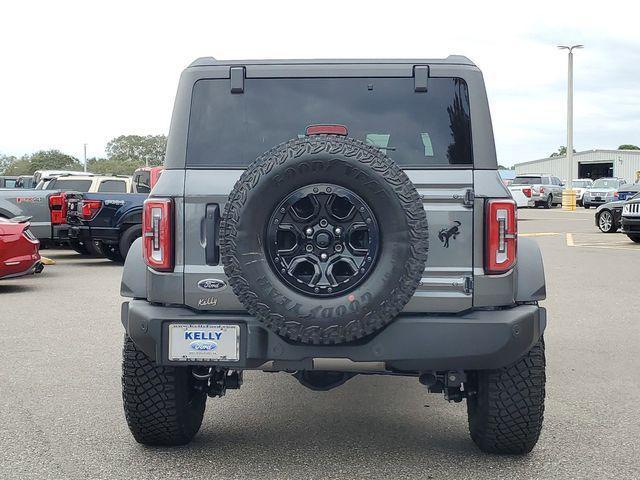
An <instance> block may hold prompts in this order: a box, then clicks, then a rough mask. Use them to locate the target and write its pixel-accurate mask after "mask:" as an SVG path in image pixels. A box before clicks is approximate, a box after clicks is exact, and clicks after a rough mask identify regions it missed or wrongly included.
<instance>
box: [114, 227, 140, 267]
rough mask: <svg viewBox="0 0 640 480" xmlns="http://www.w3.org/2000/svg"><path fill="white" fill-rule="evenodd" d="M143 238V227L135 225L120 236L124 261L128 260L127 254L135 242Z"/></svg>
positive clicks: (121, 253)
mask: <svg viewBox="0 0 640 480" xmlns="http://www.w3.org/2000/svg"><path fill="white" fill-rule="evenodd" d="M141 236H142V225H133V226H131V227H129V228H127V229H126V230H125V231H124V232H123V233H122V235H120V243H119V245H118V247H119V250H120V256H121V257H122V261H124V260H125V259H126V258H127V254H128V253H129V249H130V248H131V245H132V244H133V242H134V241H135V240H136V239H137V238H139V237H141Z"/></svg>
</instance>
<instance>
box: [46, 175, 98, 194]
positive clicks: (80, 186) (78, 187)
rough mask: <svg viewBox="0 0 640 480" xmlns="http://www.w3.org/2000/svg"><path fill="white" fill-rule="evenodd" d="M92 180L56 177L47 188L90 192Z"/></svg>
mask: <svg viewBox="0 0 640 480" xmlns="http://www.w3.org/2000/svg"><path fill="white" fill-rule="evenodd" d="M89 188H91V180H75V179H73V178H54V179H53V180H51V181H50V182H49V184H48V185H47V186H46V189H47V190H66V191H69V192H82V193H85V192H88V191H89Z"/></svg>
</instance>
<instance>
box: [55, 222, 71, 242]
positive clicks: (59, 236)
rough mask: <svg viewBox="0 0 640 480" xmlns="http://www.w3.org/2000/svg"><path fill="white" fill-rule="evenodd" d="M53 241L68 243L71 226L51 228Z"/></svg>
mask: <svg viewBox="0 0 640 480" xmlns="http://www.w3.org/2000/svg"><path fill="white" fill-rule="evenodd" d="M51 239H52V240H53V241H54V242H66V241H67V240H69V225H67V224H62V225H53V226H52V228H51Z"/></svg>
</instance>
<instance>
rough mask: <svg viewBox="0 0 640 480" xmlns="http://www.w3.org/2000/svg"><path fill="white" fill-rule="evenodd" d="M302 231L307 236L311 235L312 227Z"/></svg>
mask: <svg viewBox="0 0 640 480" xmlns="http://www.w3.org/2000/svg"><path fill="white" fill-rule="evenodd" d="M304 233H306V234H307V236H309V237H310V236H311V235H313V229H312V228H311V227H307V229H306V230H305V231H304Z"/></svg>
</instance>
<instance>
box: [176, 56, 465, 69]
mask: <svg viewBox="0 0 640 480" xmlns="http://www.w3.org/2000/svg"><path fill="white" fill-rule="evenodd" d="M351 64H360V65H376V64H385V65H390V64H400V65H406V64H411V65H425V64H427V65H428V64H441V65H470V66H476V65H475V63H473V62H472V61H471V60H469V59H468V58H467V57H465V56H463V55H449V56H448V57H447V58H430V59H425V58H420V59H407V58H394V59H377V58H371V59H362V58H360V59H348V58H343V59H288V60H216V59H215V58H213V57H200V58H197V59H196V60H194V61H193V62H191V64H190V65H189V67H213V66H225V65H351Z"/></svg>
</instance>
